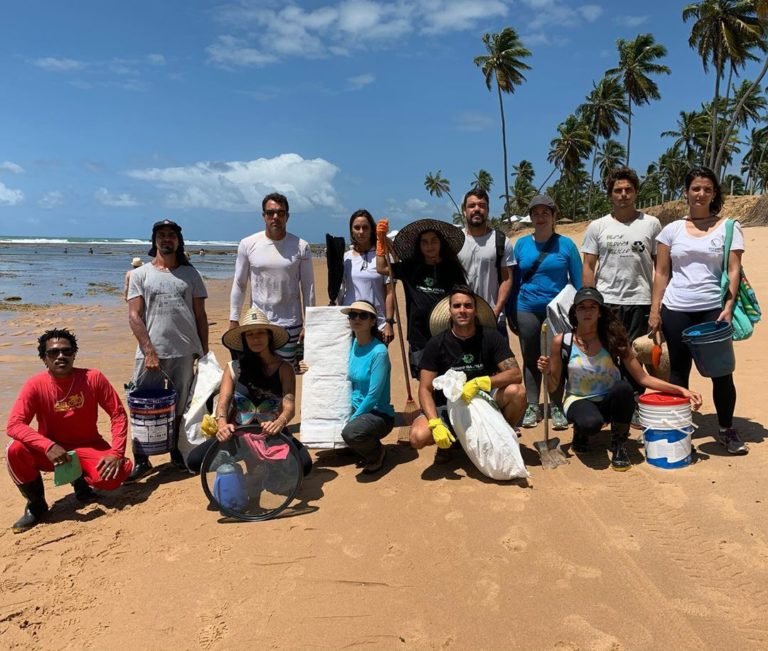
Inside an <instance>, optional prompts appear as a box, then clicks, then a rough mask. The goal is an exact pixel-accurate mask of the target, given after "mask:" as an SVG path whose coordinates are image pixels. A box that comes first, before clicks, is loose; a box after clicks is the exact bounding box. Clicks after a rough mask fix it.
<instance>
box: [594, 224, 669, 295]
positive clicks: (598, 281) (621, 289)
mask: <svg viewBox="0 0 768 651" xmlns="http://www.w3.org/2000/svg"><path fill="white" fill-rule="evenodd" d="M660 232H661V223H660V222H659V220H658V219H656V217H653V216H652V215H646V214H645V213H642V212H641V213H639V215H638V216H637V217H636V218H635V219H633V220H632V221H631V222H626V223H624V222H620V221H619V220H618V219H615V218H614V217H613V216H612V215H606V216H605V217H601V218H600V219H596V220H594V221H593V222H592V223H590V225H589V226H588V227H587V231H586V233H585V234H584V241H583V242H582V245H581V252H582V253H589V254H591V255H596V256H597V271H596V272H595V285H596V287H597V291H599V292H600V293H601V294H602V295H603V298H604V299H605V302H606V303H609V304H610V305H650V304H651V288H652V286H653V256H654V255H656V237H657V236H658V234H659V233H660Z"/></svg>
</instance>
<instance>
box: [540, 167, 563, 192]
mask: <svg viewBox="0 0 768 651" xmlns="http://www.w3.org/2000/svg"><path fill="white" fill-rule="evenodd" d="M558 169H559V168H558V167H557V165H555V167H554V168H553V169H552V171H551V172H550V173H549V176H548V177H547V178H545V179H544V183H542V184H541V185H540V186H539V189H538V190H536V194H541V191H542V190H543V189H544V186H545V185H546V184H547V181H549V179H551V178H552V175H553V174H554V173H555V172H557V170H558Z"/></svg>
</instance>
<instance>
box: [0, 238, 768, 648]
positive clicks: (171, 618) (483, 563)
mask: <svg viewBox="0 0 768 651" xmlns="http://www.w3.org/2000/svg"><path fill="white" fill-rule="evenodd" d="M559 230H560V232H562V233H564V234H567V235H570V236H571V237H573V238H574V239H575V240H576V241H577V243H580V240H581V235H582V232H583V227H582V226H576V225H574V226H567V227H563V228H560V229H559ZM745 239H746V249H747V252H746V254H745V258H744V261H745V267H746V269H747V271H748V273H749V277H750V280H751V282H752V284H753V285H754V287H755V289H756V291H757V294H758V296H759V297H760V298H761V299H762V300H763V304H764V305H765V304H766V303H768V260H766V259H765V258H763V256H762V253H761V252H762V249H763V247H766V248H768V229H766V228H749V229H746V230H745ZM315 273H316V279H317V286H318V290H317V296H318V304H324V303H326V302H327V292H326V290H325V285H326V272H325V263H324V261H323V260H317V261H316V262H315ZM229 285H230V283H229V281H226V280H215V281H210V282H209V283H208V290H209V295H210V298H209V301H208V304H207V310H208V316H209V321H210V324H211V325H210V330H211V343H212V345H211V348H212V350H213V351H214V352H215V353H216V355H217V357H218V358H219V360H220V361H222V362H224V361H226V360H227V359H228V353H227V352H226V351H225V350H224V349H223V347H222V346H221V344H220V339H221V335H222V333H223V332H224V329H225V328H226V326H227V313H228V301H229ZM401 305H402V303H401ZM53 326H58V327H62V326H64V327H68V328H71V329H72V330H73V331H74V332H75V333H76V334H77V336H78V339H79V345H80V353H79V355H78V360H77V365H78V366H83V367H96V368H99V369H100V370H102V371H103V372H104V373H105V374H106V375H107V377H108V378H109V379H110V381H111V382H112V383H113V385H114V386H115V387H116V388H118V389H119V390H120V392H121V393H122V385H123V383H124V382H126V381H127V380H128V379H129V378H130V374H131V369H132V366H133V353H134V348H135V340H134V338H133V336H132V335H131V332H130V330H129V328H128V322H127V308H124V307H123V306H120V307H118V308H111V307H110V308H109V309H104V308H102V307H100V306H99V305H87V306H75V305H67V306H58V307H51V308H45V309H38V310H34V311H31V312H19V313H14V314H10V315H8V316H7V317H4V318H3V320H2V322H0V362H2V368H3V373H2V375H0V422H2V423H3V424H4V423H5V422H6V419H7V416H8V411H9V408H10V405H11V403H12V401H13V400H14V398H15V396H16V394H17V392H18V390H19V388H20V386H21V384H22V383H23V381H24V380H25V379H26V378H27V377H29V376H30V375H32V374H33V373H36V372H38V371H40V370H42V369H43V366H42V363H41V362H40V360H39V359H38V358H37V351H36V338H37V337H38V336H39V335H40V334H41V333H42V331H44V330H45V329H47V328H49V327H53ZM767 342H768V325H767V324H765V323H764V324H760V325H759V326H757V329H756V332H755V335H754V336H753V337H752V339H750V340H748V341H746V342H740V343H737V344H736V355H737V369H736V374H735V379H736V386H737V391H738V401H737V407H736V416H737V418H736V423H735V424H736V427H737V428H738V429H739V431H740V432H741V433H742V435H743V437H744V438H745V440H747V441H749V443H750V453H749V455H748V456H746V457H733V456H729V455H727V454H726V453H725V450H724V448H722V447H721V446H719V445H718V444H716V443H714V442H713V440H712V438H711V434H712V432H713V431H714V429H715V427H716V419H715V416H714V406H713V401H712V396H711V383H710V382H709V380H705V379H702V378H700V377H699V376H698V375H696V374H695V372H694V374H693V380H692V387H693V388H696V389H698V390H700V391H702V393H703V395H704V407H703V410H702V413H701V414H700V415H699V416H697V417H696V419H695V422H696V424H697V425H698V429H697V430H696V432H695V434H694V443H695V445H696V447H697V449H698V454H697V458H696V462H695V463H694V464H693V465H691V466H690V467H688V468H685V469H681V470H674V471H664V470H660V469H657V468H654V467H652V466H649V465H647V464H645V463H643V459H644V456H643V453H642V449H641V447H640V446H639V444H638V443H637V441H636V440H635V441H633V442H632V443H631V445H630V451H631V458H632V461H633V463H634V464H635V465H634V466H633V467H632V468H631V470H630V471H629V472H626V473H617V472H613V471H612V470H611V469H610V467H609V460H608V455H607V453H606V452H605V451H604V448H602V447H600V449H599V451H597V452H595V453H593V454H591V455H590V456H587V457H585V458H584V459H583V460H582V459H578V458H576V457H575V456H571V459H570V464H569V465H566V466H562V467H560V468H557V469H555V470H544V469H542V468H541V466H540V464H539V460H538V456H537V454H536V453H535V451H534V449H533V445H532V444H533V441H536V440H539V439H541V438H542V437H543V428H542V427H541V426H540V427H538V428H536V429H532V430H524V435H523V438H522V439H521V444H522V445H523V455H524V459H525V461H526V463H527V464H528V467H529V470H530V472H531V475H532V477H531V480H530V484H529V485H528V486H523V485H521V484H520V483H499V482H494V481H491V480H488V479H486V478H484V477H483V476H482V475H480V473H479V472H478V471H477V470H475V469H474V467H472V465H471V462H470V461H469V460H468V459H467V458H466V457H464V456H459V457H458V458H457V459H456V460H455V461H453V462H452V463H450V464H447V465H433V458H434V448H432V449H428V450H425V451H422V452H420V453H417V452H415V451H413V450H410V449H409V448H407V447H402V446H398V445H397V442H396V437H395V435H394V434H392V435H390V436H389V437H388V439H387V440H386V443H387V444H388V451H389V456H388V459H389V461H388V464H387V470H386V472H385V473H383V474H382V475H381V476H375V477H373V478H370V477H366V476H363V475H360V474H358V473H359V471H358V470H357V469H356V468H355V465H354V458H352V457H351V456H349V455H347V454H344V453H339V452H321V453H313V457H314V458H315V460H316V464H315V467H314V469H313V471H312V473H311V475H310V476H309V477H308V478H307V479H306V481H305V483H304V485H303V488H302V491H301V493H300V495H299V497H300V500H299V501H298V502H296V503H295V504H294V505H293V507H292V508H290V509H289V510H288V511H287V512H286V513H285V515H284V517H281V518H279V519H277V520H273V521H268V522H262V523H232V522H228V521H224V520H222V517H221V515H220V514H219V513H218V512H216V511H211V510H208V509H207V503H206V499H205V496H204V495H203V492H202V490H201V487H200V480H199V478H198V477H193V476H190V475H186V476H185V475H183V474H181V473H180V472H179V471H177V470H175V469H173V468H172V467H171V466H164V467H161V468H160V469H159V472H157V473H155V474H154V475H152V476H150V477H149V478H148V479H146V480H144V481H142V482H141V483H139V484H138V485H135V486H131V487H124V488H123V489H121V490H119V491H117V492H115V493H113V494H103V495H102V497H101V498H100V501H99V502H98V503H95V504H91V505H88V506H85V507H80V506H79V505H78V504H77V503H76V502H75V500H74V496H73V495H72V494H71V489H69V488H68V487H67V488H55V487H54V486H53V483H52V478H51V477H48V476H47V477H46V481H45V483H46V491H47V495H48V501H49V504H51V505H52V507H53V512H52V514H51V516H50V517H49V519H48V520H47V521H46V522H45V523H44V524H42V525H40V526H38V527H36V528H34V529H33V530H31V531H29V532H28V533H26V534H23V535H14V534H13V533H12V532H11V530H10V528H9V527H10V525H11V523H12V522H13V521H14V520H15V519H16V518H17V517H18V516H19V515H20V514H21V512H22V509H23V500H22V497H21V496H20V494H19V493H18V491H17V490H16V489H15V488H14V486H13V484H12V482H11V480H10V478H9V476H8V475H7V473H6V472H5V471H3V472H0V486H1V487H2V490H1V491H0V569H1V572H0V640H2V642H0V646H2V647H3V648H5V649H33V648H34V649H109V648H120V649H124V650H126V651H128V650H132V649H170V648H177V649H205V650H208V649H211V650H213V649H236V648H255V649H474V650H479V649H571V650H576V649H584V650H586V649H590V650H597V651H609V650H610V651H617V650H620V649H664V648H674V649H705V648H709V649H724V648H729V649H765V648H768V619H767V618H766V614H765V613H766V610H767V609H768V517H766V516H768V513H767V511H766V502H767V501H768V498H766V496H765V493H764V492H763V491H764V490H765V477H766V476H768V448H767V447H766V445H764V444H763V442H764V439H765V436H766V435H767V434H768V432H766V429H765V428H764V426H763V423H766V422H768V405H766V403H765V402H764V400H765V394H764V392H763V390H762V389H761V386H762V384H761V382H762V380H761V379H760V378H764V375H763V374H764V373H765V372H766V368H768V346H766V343H767ZM513 350H515V352H518V351H519V348H518V347H517V345H516V343H515V344H513ZM390 351H391V352H390V354H391V359H392V362H393V376H392V377H393V383H392V385H393V396H392V401H393V403H394V405H395V407H396V408H397V409H401V408H402V406H403V405H404V404H405V398H406V391H405V386H404V384H403V370H402V365H401V362H400V354H399V349H398V347H397V345H396V344H395V345H393V346H392V347H391V348H390ZM299 384H300V383H299ZM413 390H414V394H415V390H416V385H415V384H414V385H413ZM299 420H300V417H297V419H296V420H295V421H294V422H298V421H299ZM101 431H102V432H103V433H108V431H109V430H108V426H107V421H106V419H105V418H102V421H101ZM608 436H609V434H608V433H607V432H603V434H602V435H601V437H602V442H605V441H606V440H607V438H608ZM637 436H638V433H637V432H634V433H633V437H634V439H636V438H637ZM561 439H562V441H563V447H564V449H565V450H566V451H568V449H569V447H570V440H571V431H570V430H569V431H567V432H563V433H562V436H561ZM2 455H3V456H2V465H3V466H5V456H4V446H3V452H2ZM160 459H161V460H165V459H167V457H160Z"/></svg>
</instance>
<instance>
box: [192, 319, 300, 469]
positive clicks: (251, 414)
mask: <svg viewBox="0 0 768 651" xmlns="http://www.w3.org/2000/svg"><path fill="white" fill-rule="evenodd" d="M240 323H241V325H239V326H238V327H236V328H233V329H232V330H228V331H227V332H225V333H224V336H223V337H222V339H221V341H222V343H223V344H224V345H225V346H226V347H227V348H229V349H230V350H232V351H236V352H237V353H239V354H238V359H237V360H233V361H231V362H229V364H228V365H227V370H226V371H225V372H224V376H223V377H222V380H221V389H220V391H219V400H218V403H217V406H216V414H215V416H216V424H217V426H218V431H217V433H216V439H218V440H219V441H222V442H224V441H228V440H229V439H230V438H232V435H233V433H234V431H235V427H237V426H238V425H248V424H250V423H253V422H255V421H256V422H259V424H260V425H261V428H262V431H263V432H265V433H267V434H278V433H280V432H283V433H285V432H284V430H285V428H286V426H287V425H288V423H289V422H290V421H291V419H292V418H293V416H294V414H295V413H296V405H295V394H296V374H295V373H294V370H293V366H292V365H291V364H289V363H288V362H286V361H285V360H283V359H282V358H281V357H280V356H278V355H277V354H276V353H275V350H277V349H278V348H280V347H281V346H282V345H284V344H285V343H286V342H287V341H288V332H287V331H286V330H285V329H284V328H281V327H280V326H278V325H273V324H271V323H270V322H269V321H268V320H267V317H266V315H265V314H264V313H263V312H262V311H261V310H259V309H258V308H255V307H254V308H251V309H250V310H248V312H246V314H245V316H244V317H243V319H242V320H241V322H240ZM213 443H214V439H210V441H206V442H205V443H203V444H202V445H200V446H198V447H197V448H195V449H194V450H193V451H192V452H191V453H190V455H189V459H188V461H187V465H188V466H189V469H190V470H192V471H193V472H198V471H199V470H200V465H201V464H202V462H203V457H204V456H205V453H206V452H207V451H208V448H209V447H210V446H211V445H213Z"/></svg>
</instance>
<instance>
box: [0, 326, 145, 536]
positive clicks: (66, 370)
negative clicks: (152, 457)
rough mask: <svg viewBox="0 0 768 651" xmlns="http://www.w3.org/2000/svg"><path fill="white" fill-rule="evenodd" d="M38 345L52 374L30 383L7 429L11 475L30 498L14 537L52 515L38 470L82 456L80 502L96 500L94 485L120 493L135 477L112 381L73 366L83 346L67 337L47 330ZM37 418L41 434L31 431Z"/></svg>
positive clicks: (77, 486) (78, 486)
mask: <svg viewBox="0 0 768 651" xmlns="http://www.w3.org/2000/svg"><path fill="white" fill-rule="evenodd" d="M37 343H38V347H37V350H38V354H39V355H40V359H42V360H43V362H44V363H45V365H46V366H47V367H48V370H47V371H45V372H43V373H39V374H37V375H35V376H33V377H31V378H30V379H29V380H27V381H26V382H25V383H24V386H23V387H22V388H21V392H20V393H19V397H18V398H16V402H15V403H14V404H13V407H12V408H11V413H10V416H9V417H8V426H7V428H6V429H7V432H8V436H10V437H11V438H12V439H14V440H13V441H12V442H11V444H10V445H9V446H8V451H7V455H6V463H7V464H8V472H9V473H10V474H11V479H13V481H14V483H15V484H16V485H17V486H18V487H19V490H20V491H21V494H22V495H23V496H24V497H26V498H27V506H26V509H25V510H24V515H22V516H21V518H19V519H18V520H17V521H16V522H15V523H14V525H13V527H12V528H13V531H14V533H20V532H22V531H26V530H27V529H30V528H31V527H34V526H35V525H36V524H37V523H38V522H39V521H40V519H41V518H42V517H43V516H44V515H45V514H46V513H47V512H48V503H47V502H46V501H45V490H44V488H43V478H42V476H41V475H40V471H41V470H43V471H46V472H51V471H52V470H54V466H59V465H62V464H66V463H73V461H72V460H71V457H70V455H69V454H68V452H70V451H74V452H76V453H77V456H78V459H79V460H80V465H81V466H82V469H83V474H82V475H81V476H80V477H79V478H78V479H76V480H75V481H74V482H73V483H72V485H73V487H74V489H75V497H76V498H77V499H78V500H79V501H81V502H88V501H91V500H92V499H93V498H94V497H95V495H94V493H93V490H92V489H91V486H93V487H94V488H99V489H103V490H114V489H115V488H118V487H119V486H120V484H122V483H123V481H124V480H125V479H126V477H128V475H129V474H130V472H131V462H130V461H129V460H128V459H126V458H125V442H126V438H127V433H128V417H127V416H126V414H125V409H124V408H123V404H122V403H121V402H120V397H119V396H118V395H117V392H116V391H115V390H114V389H113V388H112V385H111V384H110V383H109V380H107V378H106V377H104V375H103V374H102V373H101V372H100V371H97V370H95V369H88V368H75V367H74V362H75V355H76V354H77V339H76V338H75V335H73V334H72V333H71V332H70V331H69V330H65V329H62V330H48V331H47V332H45V333H44V334H43V335H42V336H41V337H40V338H39V339H38V340H37ZM99 407H101V408H102V409H103V410H104V411H105V412H107V414H108V415H109V417H110V419H111V422H112V445H111V446H110V444H109V443H107V442H106V441H105V440H104V439H103V438H102V437H101V436H100V435H99V431H98V429H97V423H98V417H99V413H98V412H99ZM33 419H34V420H36V421H37V423H36V425H37V429H33V428H32V427H30V426H29V424H30V423H31V422H32V420H33Z"/></svg>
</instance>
